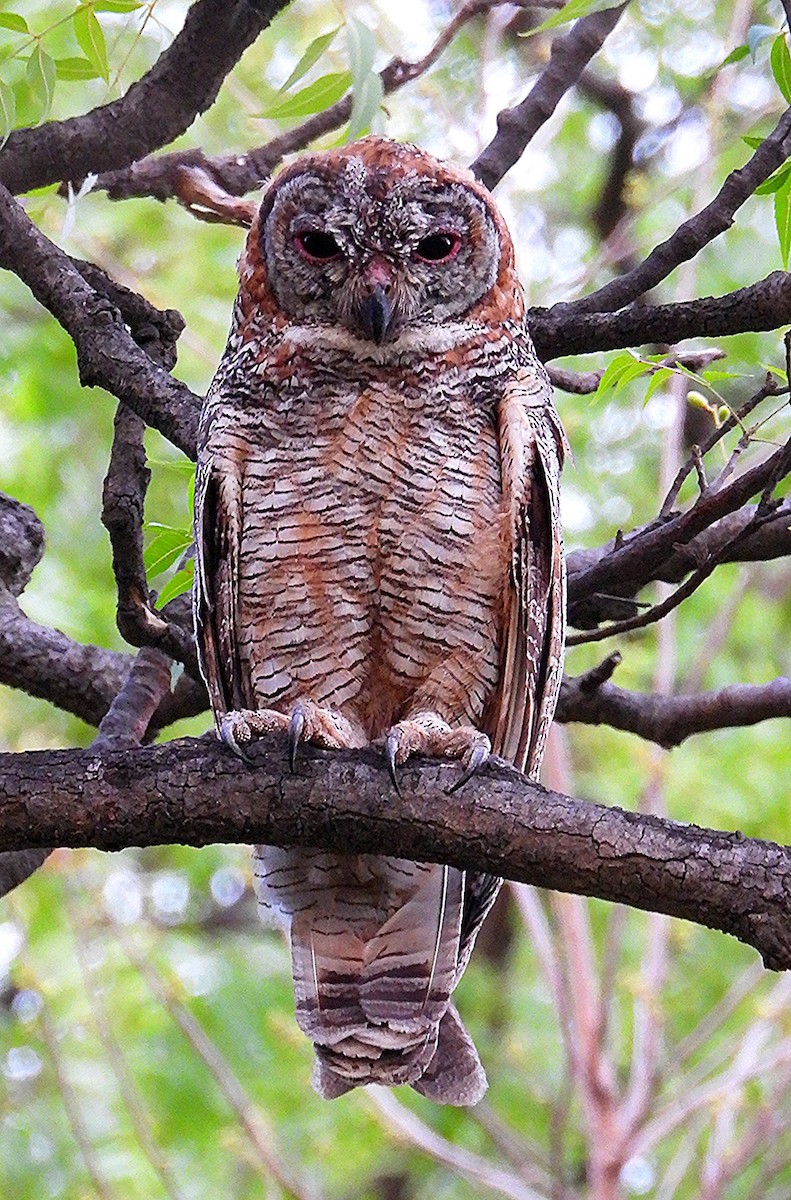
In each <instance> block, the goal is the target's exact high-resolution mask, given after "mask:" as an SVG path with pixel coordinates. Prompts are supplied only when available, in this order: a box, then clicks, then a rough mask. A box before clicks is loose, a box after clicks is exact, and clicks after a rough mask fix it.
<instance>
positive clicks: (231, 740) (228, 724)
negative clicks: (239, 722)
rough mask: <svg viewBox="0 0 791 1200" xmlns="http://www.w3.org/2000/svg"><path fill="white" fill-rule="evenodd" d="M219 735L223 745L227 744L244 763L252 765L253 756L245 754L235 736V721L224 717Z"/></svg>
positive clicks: (218, 731)
mask: <svg viewBox="0 0 791 1200" xmlns="http://www.w3.org/2000/svg"><path fill="white" fill-rule="evenodd" d="M217 735H218V737H219V739H220V741H221V742H222V743H223V745H225V746H227V747H228V749H229V750H230V751H231V753H232V754H235V755H236V757H237V758H240V759H241V760H242V762H243V763H247V764H248V766H251V765H252V763H253V760H252V758H251V757H250V755H249V754H245V752H244V750H243V749H242V747H241V746H240V745H239V743H238V742H237V740H236V738H235V736H234V731H233V721H229V720H228V718H227V717H223V719H222V721H221V722H220V727H219V729H218V730H217Z"/></svg>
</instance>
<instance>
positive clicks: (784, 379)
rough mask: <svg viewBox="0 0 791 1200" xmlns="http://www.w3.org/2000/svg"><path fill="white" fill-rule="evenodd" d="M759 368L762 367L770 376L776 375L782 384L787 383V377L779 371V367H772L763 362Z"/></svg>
mask: <svg viewBox="0 0 791 1200" xmlns="http://www.w3.org/2000/svg"><path fill="white" fill-rule="evenodd" d="M761 366H762V367H763V369H764V371H768V372H769V374H770V375H776V376H777V378H778V379H780V380H782V382H783V383H788V376H787V375H786V373H785V371H783V370H781V369H780V367H775V366H773V365H772V363H765V362H762V363H761Z"/></svg>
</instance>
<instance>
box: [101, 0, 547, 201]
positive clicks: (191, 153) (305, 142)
mask: <svg viewBox="0 0 791 1200" xmlns="http://www.w3.org/2000/svg"><path fill="white" fill-rule="evenodd" d="M513 2H514V0H467V3H466V4H463V5H462V7H461V8H460V9H459V11H458V12H457V13H456V15H455V16H454V17H453V19H452V20H451V21H450V22H449V23H448V25H447V26H446V27H445V29H443V31H442V32H441V33H440V35H439V37H438V38H437V39H436V41H435V42H434V44H433V46H432V47H431V48H430V50H429V51H428V53H427V54H425V55H424V56H423V58H421V59H418V60H417V61H415V62H406V61H405V60H404V59H402V58H394V59H392V61H391V62H389V63H388V64H387V66H386V67H384V68H383V69H382V70H381V71H380V72H379V75H380V78H381V80H382V88H383V90H384V94H385V95H386V96H389V95H391V94H392V93H393V92H396V91H398V89H399V88H402V87H403V86H404V85H405V84H407V83H411V82H412V80H414V79H418V78H419V77H420V76H421V75H423V74H425V72H426V71H428V70H429V69H430V68H431V67H432V66H433V65H434V63H435V62H436V61H437V59H438V58H439V56H440V55H441V54H442V53H443V51H444V50H445V49H446V47H447V46H448V45H449V43H450V42H451V41H452V40H453V38H454V37H455V36H456V34H457V33H458V31H459V30H460V29H461V27H462V26H463V25H465V24H466V23H467V22H468V21H470V20H472V18H473V17H476V16H478V15H479V14H480V13H483V12H487V11H488V10H489V9H491V8H495V7H497V6H498V5H501V4H508V3H513ZM528 6H530V5H528ZM533 6H535V7H541V5H540V3H539V0H536V2H535V5H533ZM351 111H352V97H351V95H348V96H344V97H343V98H342V99H341V100H338V101H337V102H336V103H335V104H331V105H330V107H329V108H326V109H324V110H323V111H322V112H319V113H315V114H314V115H313V116H310V117H308V119H307V120H306V121H303V122H302V123H301V124H299V125H297V126H295V127H294V128H293V129H289V130H287V131H286V132H285V133H280V134H278V135H277V136H276V137H274V138H272V139H271V140H270V141H268V142H265V143H264V145H262V146H256V147H255V148H254V149H252V150H248V151H247V152H246V153H244V154H226V155H220V156H217V157H214V158H211V157H208V156H207V155H206V154H204V153H203V151H202V150H177V151H175V152H174V153H172V154H159V155H152V156H151V157H148V158H142V159H141V160H140V161H139V162H133V163H132V164H131V165H130V166H128V167H124V168H123V169H122V170H117V171H106V172H103V173H101V174H100V175H99V178H98V179H97V180H96V183H95V184H94V187H95V188H99V189H103V190H105V191H106V192H107V194H108V196H109V197H110V199H111V200H126V199H129V198H130V197H132V196H152V197H154V199H156V200H163V201H164V200H168V199H170V198H171V197H177V198H180V197H182V193H183V177H182V173H183V172H184V169H185V168H187V170H191V169H194V168H198V169H199V170H201V171H205V172H206V174H207V175H208V176H209V178H210V179H211V180H212V181H213V183H214V184H215V185H216V186H217V187H218V188H220V189H222V191H224V192H226V193H227V194H228V195H229V196H243V195H245V193H247V192H250V191H253V190H254V189H256V188H260V187H261V185H262V183H263V182H264V181H265V180H266V179H268V177H269V176H270V175H271V174H272V172H273V171H274V170H275V168H276V167H277V166H278V165H279V164H280V163H281V162H282V161H283V159H284V158H285V157H286V155H288V154H294V153H295V152H296V151H298V150H304V149H305V147H306V146H309V145H310V143H311V142H313V141H315V140H316V138H319V137H322V136H323V135H324V134H326V133H330V132H331V131H332V130H334V129H339V128H340V127H341V125H343V124H344V122H346V121H348V119H349V117H350V116H351Z"/></svg>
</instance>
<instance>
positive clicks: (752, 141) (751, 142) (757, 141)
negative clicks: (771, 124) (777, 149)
mask: <svg viewBox="0 0 791 1200" xmlns="http://www.w3.org/2000/svg"><path fill="white" fill-rule="evenodd" d="M765 140H766V139H765V138H762V137H752V136H750V135H749V134H746V133H745V134H744V136H743V137H742V141H743V142H746V144H747V145H748V146H749V147H750V149H751V150H757V149H758V147H759V146H761V145H763V143H764V141H765Z"/></svg>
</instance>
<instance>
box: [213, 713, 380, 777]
mask: <svg viewBox="0 0 791 1200" xmlns="http://www.w3.org/2000/svg"><path fill="white" fill-rule="evenodd" d="M286 731H287V732H288V754H289V761H290V763H291V769H292V771H293V770H294V767H295V764H296V757H297V747H298V746H299V743H300V742H311V743H312V744H313V745H314V746H321V747H322V748H323V749H325V750H344V749H346V750H349V749H352V748H353V747H355V746H359V745H361V744H362V742H361V739H360V737H359V736H358V734H357V732H356V731H355V730H354V728H353V727H352V725H351V724H350V722H349V721H347V720H346V717H343V716H341V714H340V713H337V712H334V711H333V709H331V708H321V707H320V706H319V705H318V704H316V703H314V701H313V700H308V699H303V700H298V701H297V703H296V704H295V705H294V707H293V708H292V709H291V711H290V712H286V713H282V712H278V711H277V710H276V709H274V708H261V709H258V710H255V709H250V708H240V709H236V710H234V711H233V712H227V713H225V714H224V716H223V717H222V718H221V720H220V721H219V723H218V726H217V732H218V735H219V737H220V740H221V741H223V742H224V743H225V745H226V746H228V747H229V749H231V750H232V751H233V752H234V754H236V755H237V756H238V757H239V758H242V759H245V760H247V755H246V754H245V753H244V751H243V750H242V746H243V745H245V744H246V743H248V742H251V741H252V740H253V739H254V738H257V737H261V736H262V735H263V734H265V733H275V732H277V733H285V732H286Z"/></svg>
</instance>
